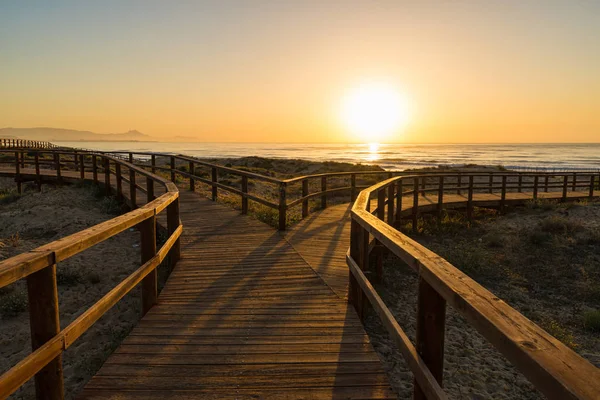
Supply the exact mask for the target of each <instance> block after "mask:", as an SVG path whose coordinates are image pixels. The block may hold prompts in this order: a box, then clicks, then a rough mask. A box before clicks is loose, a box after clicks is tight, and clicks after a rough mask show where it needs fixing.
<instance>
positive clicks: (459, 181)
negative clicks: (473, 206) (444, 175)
mask: <svg viewBox="0 0 600 400" xmlns="http://www.w3.org/2000/svg"><path fill="white" fill-rule="evenodd" d="M457 180H458V190H457V192H456V194H458V195H459V196H460V194H461V190H460V187H461V186H462V174H461V173H460V172H459V173H458V178H457Z"/></svg>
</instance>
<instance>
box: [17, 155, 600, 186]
mask: <svg viewBox="0 0 600 400" xmlns="http://www.w3.org/2000/svg"><path fill="white" fill-rule="evenodd" d="M592 178H593V176H592ZM15 182H16V183H17V192H18V193H21V192H22V191H23V187H22V185H21V165H20V164H19V152H18V151H15ZM592 183H593V179H592Z"/></svg>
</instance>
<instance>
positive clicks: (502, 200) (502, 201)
mask: <svg viewBox="0 0 600 400" xmlns="http://www.w3.org/2000/svg"><path fill="white" fill-rule="evenodd" d="M505 205H506V175H502V192H501V193H500V211H501V212H502V211H504V206H505Z"/></svg>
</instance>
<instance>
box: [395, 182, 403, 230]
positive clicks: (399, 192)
mask: <svg viewBox="0 0 600 400" xmlns="http://www.w3.org/2000/svg"><path fill="white" fill-rule="evenodd" d="M403 190H404V186H403V184H402V179H399V180H398V183H397V188H396V222H397V223H399V222H400V220H401V219H402V191H403Z"/></svg>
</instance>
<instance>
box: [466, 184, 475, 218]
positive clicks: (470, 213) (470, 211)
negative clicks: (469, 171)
mask: <svg viewBox="0 0 600 400" xmlns="http://www.w3.org/2000/svg"><path fill="white" fill-rule="evenodd" d="M473 185H474V177H473V175H470V176H469V194H468V197H467V219H468V220H469V222H472V221H473V189H474V188H473Z"/></svg>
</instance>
